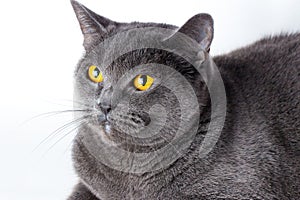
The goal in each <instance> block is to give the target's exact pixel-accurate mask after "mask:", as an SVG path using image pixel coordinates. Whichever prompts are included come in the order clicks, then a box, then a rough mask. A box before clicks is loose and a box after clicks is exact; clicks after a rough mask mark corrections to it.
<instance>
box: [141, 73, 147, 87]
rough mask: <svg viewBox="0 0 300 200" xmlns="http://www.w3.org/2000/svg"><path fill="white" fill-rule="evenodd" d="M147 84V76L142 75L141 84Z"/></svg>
mask: <svg viewBox="0 0 300 200" xmlns="http://www.w3.org/2000/svg"><path fill="white" fill-rule="evenodd" d="M146 83H147V76H146V75H142V76H141V77H140V78H139V84H141V85H143V86H145V85H146Z"/></svg>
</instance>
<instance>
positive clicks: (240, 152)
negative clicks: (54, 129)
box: [68, 1, 300, 200]
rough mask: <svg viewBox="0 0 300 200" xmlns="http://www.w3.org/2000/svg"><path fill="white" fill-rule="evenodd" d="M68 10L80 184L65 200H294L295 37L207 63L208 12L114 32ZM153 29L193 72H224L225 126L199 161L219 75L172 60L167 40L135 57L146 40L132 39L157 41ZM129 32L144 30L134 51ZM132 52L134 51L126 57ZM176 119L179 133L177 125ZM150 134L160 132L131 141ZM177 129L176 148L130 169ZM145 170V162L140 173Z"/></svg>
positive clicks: (95, 18) (298, 74)
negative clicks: (74, 48)
mask: <svg viewBox="0 0 300 200" xmlns="http://www.w3.org/2000/svg"><path fill="white" fill-rule="evenodd" d="M71 2H72V6H73V8H74V10H75V13H76V16H77V18H78V20H79V23H80V27H81V30H82V32H83V35H84V43H83V45H84V48H85V54H84V56H83V58H82V59H81V60H80V61H79V63H78V66H77V68H76V70H75V92H74V105H75V107H76V108H78V107H80V108H81V109H82V110H81V111H82V112H80V114H78V115H76V119H75V120H77V121H78V122H79V123H80V126H79V128H78V134H77V136H76V138H75V140H74V144H73V161H74V167H75V170H76V172H77V174H78V176H79V183H78V185H77V186H75V188H74V191H73V193H72V194H71V195H70V197H69V198H68V199H69V200H96V199H281V200H284V199H295V200H296V199H299V198H300V143H299V142H300V141H299V140H300V119H299V118H300V115H299V113H300V103H299V100H300V81H299V78H300V34H299V33H295V34H285V35H284V34H282V35H278V36H273V37H268V38H264V39H261V40H259V41H257V42H255V43H254V44H251V45H249V46H247V47H244V48H241V49H239V50H236V51H233V52H231V53H229V54H227V55H222V56H217V57H214V58H213V59H212V58H211V57H210V56H209V49H210V44H211V42H212V39H213V20H212V18H211V16H210V15H208V14H198V15H195V16H194V17H192V18H190V19H189V20H188V21H187V22H186V23H185V24H184V25H183V26H181V27H180V28H178V27H176V26H173V25H166V24H156V23H138V22H133V23H118V22H114V21H111V20H109V19H107V18H104V17H102V16H99V15H97V14H96V13H94V12H92V11H91V10H89V9H88V8H86V7H84V6H83V5H81V4H80V3H78V2H76V1H71ZM160 28H161V29H163V30H167V31H166V33H164V34H168V33H169V32H170V33H173V34H171V35H169V36H168V37H165V40H163V41H164V42H165V41H171V40H172V39H173V38H174V37H175V36H176V34H177V35H178V34H179V35H180V34H184V35H185V36H187V37H188V38H191V39H193V41H194V42H196V43H197V45H198V46H197V45H196V47H197V48H198V49H197V51H198V53H197V55H198V57H200V60H201V67H202V68H201V69H204V70H207V69H205V68H210V66H212V63H213V62H212V60H213V61H214V63H216V66H218V71H219V73H220V74H221V77H222V80H223V83H224V88H225V91H226V119H225V123H224V125H223V126H222V131H221V133H220V135H219V136H218V137H216V138H217V139H218V140H217V142H216V143H215V144H212V146H213V148H212V149H211V150H210V151H209V152H208V153H207V154H205V156H201V155H200V154H199V152H200V150H201V149H200V148H201V146H202V142H203V141H204V140H205V139H206V136H207V131H208V130H209V124H210V122H211V121H212V120H213V118H214V117H215V116H213V115H212V112H213V111H212V106H213V102H212V99H211V97H212V95H211V94H210V92H209V84H210V81H211V83H213V82H214V80H215V79H214V77H215V76H214V74H216V73H217V72H216V71H215V70H211V71H210V73H211V74H212V76H207V77H205V76H204V77H203V76H202V75H201V73H199V71H198V70H197V68H195V67H194V66H193V64H191V63H190V62H188V61H187V59H186V58H187V57H185V56H184V55H185V54H184V52H183V54H182V55H179V54H176V53H174V52H172V51H171V50H172V49H173V50H174V49H176V48H173V47H174V46H172V44H173V43H170V45H171V46H172V48H170V49H171V50H170V51H167V50H166V49H159V48H152V47H151V45H152V44H148V43H147V45H148V46H149V47H147V48H146V47H145V48H140V49H139V48H136V49H134V48H133V46H135V45H136V46H138V45H140V43H144V40H139V39H140V38H150V37H152V36H153V35H154V37H156V34H153V33H156V32H155V31H154V32H153V30H157V29H159V30H160ZM132 30H143V31H145V30H146V32H143V34H141V36H140V37H138V39H137V41H140V42H135V43H133V42H130V41H132V38H136V36H137V32H134V31H132ZM151 31H152V32H151ZM168 31H169V32H168ZM148 32H151V35H150V34H149V37H148V35H147V34H148ZM123 33H124V34H123ZM159 34H160V32H157V35H159ZM109 38H113V39H111V40H110V39H109ZM107 40H109V42H107ZM158 43H159V42H158ZM179 43H180V41H179V42H178V43H177V42H175V44H178V45H177V46H179V47H180V48H181V47H182V45H180V44H179ZM155 45H160V44H155ZM155 45H154V46H155ZM129 47H130V48H132V51H130V52H125V51H123V48H124V49H126V48H129ZM189 49H193V47H192V46H191V47H189V48H187V51H188V50H189ZM119 51H120V52H119ZM119 54H120V55H119ZM187 54H189V53H187ZM114 55H118V56H117V57H116V58H114V57H113V56H114ZM111 57H113V58H111ZM197 59H199V58H197ZM105 60H108V61H107V62H106V61H105ZM166 66H168V67H166ZM173 72H174V73H173ZM220 94H221V93H220ZM189 95H191V96H189ZM193 95H194V96H193ZM181 97H182V101H181V100H180V98H181ZM193 97H195V98H193ZM195 99H196V101H195ZM157 104H159V105H160V106H156V105H157ZM155 106H156V107H155ZM182 108H184V109H182ZM187 110H188V112H185V111H187ZM183 116H185V117H183ZM181 120H185V122H186V123H185V124H188V125H186V126H184V127H183V128H180V122H181ZM194 125H196V129H195V130H196V132H195V135H193V137H190V138H191V141H189V140H190V138H189V133H190V132H192V128H193V127H194ZM149 126H151V130H154V129H155V128H156V127H159V126H161V127H162V128H161V129H159V130H157V132H158V134H155V135H151V136H149V137H139V134H142V133H143V130H144V129H146V128H147V127H149ZM178 130H182V133H183V137H181V139H180V140H179V143H178V144H183V143H184V144H188V146H179V147H180V148H178V149H177V150H176V149H175V150H174V149H173V150H174V151H173V153H168V154H167V153H166V155H167V156H165V157H163V158H162V159H159V158H161V155H162V154H164V152H163V153H161V154H159V153H157V154H154V155H156V156H157V157H154V158H155V159H150V157H149V158H148V157H147V156H146V157H145V159H144V160H143V161H141V165H136V164H134V163H136V162H135V160H134V159H135V158H137V157H135V156H136V155H139V154H143V155H150V153H151V152H159V150H160V149H162V148H163V147H164V146H165V145H167V144H170V143H171V142H172V141H173V139H174V137H175V134H176V131H178ZM150 132H151V131H150ZM150 132H145V134H147V133H150ZM187 138H188V139H187ZM183 140H186V141H185V142H182V141H183ZM176 144H177V143H174V145H176ZM103 147H105V148H103ZM176 147H177V146H176ZM110 148H112V149H113V148H118V149H123V150H124V151H118V152H114V151H113V150H111V149H110ZM123 152H125V154H124V155H127V156H125V157H124V156H123V157H122V155H123V154H122V153H123ZM166 152H167V151H166ZM126 153H127V154H126ZM148 153H149V154H148ZM119 156H121V157H119ZM131 162H132V163H131ZM142 163H144V164H145V166H144V165H142ZM149 163H154V164H151V167H150V168H146V166H148V164H149ZM149 165H150V164H149ZM145 169H146V170H145Z"/></svg>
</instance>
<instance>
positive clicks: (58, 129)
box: [33, 115, 90, 152]
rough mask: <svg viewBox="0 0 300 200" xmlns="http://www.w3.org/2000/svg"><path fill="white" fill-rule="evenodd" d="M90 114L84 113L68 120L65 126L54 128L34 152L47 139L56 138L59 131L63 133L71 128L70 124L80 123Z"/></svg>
mask: <svg viewBox="0 0 300 200" xmlns="http://www.w3.org/2000/svg"><path fill="white" fill-rule="evenodd" d="M89 116H90V115H84V116H82V117H80V118H78V119H75V120H72V121H71V122H68V123H67V124H64V125H63V126H61V127H59V128H57V129H56V130H54V131H53V132H52V133H50V134H49V135H48V136H47V137H46V138H44V139H43V140H42V141H41V142H40V143H39V144H38V145H37V146H36V147H35V148H34V149H33V152H34V151H36V150H37V149H38V148H39V147H40V146H41V145H42V144H44V143H45V142H46V141H49V140H51V139H52V138H54V137H55V136H56V135H58V134H59V133H61V132H62V131H64V130H66V129H67V128H69V127H70V126H72V125H74V124H76V123H79V122H80V121H82V120H84V119H86V118H88V117H89Z"/></svg>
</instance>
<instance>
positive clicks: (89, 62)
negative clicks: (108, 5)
mask: <svg viewBox="0 0 300 200" xmlns="http://www.w3.org/2000/svg"><path fill="white" fill-rule="evenodd" d="M72 3H73V7H74V10H75V13H76V15H77V18H78V20H79V22H80V26H81V29H82V32H83V35H84V47H85V50H86V54H85V55H84V57H83V58H82V59H81V61H80V62H79V64H78V66H77V69H76V70H75V82H74V84H75V87H74V88H75V89H74V105H75V108H78V107H80V108H81V109H82V108H85V112H82V113H81V114H78V115H76V118H78V119H84V120H83V123H82V124H81V126H80V127H79V136H81V139H82V138H83V140H86V142H85V145H86V146H88V148H90V149H93V150H91V151H94V152H95V151H96V152H97V153H96V154H97V155H99V154H104V152H103V151H102V150H100V147H103V145H106V146H107V147H108V148H109V147H116V148H118V149H121V150H124V151H125V152H130V153H149V152H156V151H158V150H160V149H162V148H163V147H165V146H166V145H170V144H171V142H172V141H173V140H174V139H176V141H181V140H183V139H182V138H180V139H178V138H176V137H177V136H178V132H180V134H179V135H181V137H185V138H188V137H187V136H186V134H187V133H189V132H193V131H192V129H195V128H196V129H197V127H198V121H199V116H200V111H201V106H202V105H205V104H206V103H207V96H208V94H207V91H206V85H205V83H204V81H203V78H202V77H201V75H200V74H199V72H198V71H197V70H196V69H195V68H194V67H193V65H192V64H191V63H190V62H189V61H188V60H187V59H185V58H184V57H183V56H180V55H178V54H176V53H174V52H172V51H167V50H166V49H163V48H153V47H151V45H148V47H143V48H129V49H130V51H128V50H127V51H122V49H123V48H124V49H126V48H127V47H128V46H129V47H131V46H139V41H140V42H141V43H143V42H144V43H145V40H148V39H149V38H150V40H149V41H147V42H148V43H149V42H150V43H152V42H153V41H154V43H156V42H158V43H163V41H172V38H173V37H174V34H176V33H177V32H178V33H184V34H186V35H187V36H188V37H190V38H192V39H193V40H195V41H196V42H197V43H198V44H199V47H200V48H199V49H197V51H198V52H197V55H199V53H202V54H200V55H202V58H201V61H202V62H205V55H207V51H209V46H210V43H211V40H212V20H211V18H210V16H208V15H205V14H203V15H196V16H194V17H193V18H191V19H190V20H189V21H188V22H187V23H186V24H185V25H183V26H182V27H181V28H180V29H178V30H177V28H176V27H174V26H169V25H162V24H146V23H129V24H125V23H117V22H113V21H111V20H109V19H107V18H103V17H101V16H99V15H97V14H95V13H93V12H92V11H90V10H88V9H87V8H85V7H84V6H82V5H81V4H79V3H77V2H72ZM149 28H150V29H149ZM153 28H154V29H159V28H164V29H167V30H168V31H167V33H165V35H164V36H163V38H162V39H154V40H151V38H152V37H153V38H157V35H159V33H158V32H157V31H156V32H155V31H154V32H151V31H152V30H153ZM140 29H143V31H144V32H143V33H142V34H141V32H140ZM175 29H176V30H175ZM137 30H138V31H137ZM150 33H151V34H150ZM145 35H146V37H145ZM135 38H138V39H137V40H135ZM141 38H142V39H141ZM171 43H172V42H171ZM173 44H174V42H173ZM175 44H176V41H175ZM153 46H155V45H153ZM116 55H117V56H116ZM199 110H200V111H199ZM183 122H185V123H183ZM179 143H180V144H181V142H179ZM97 147H99V148H98V149H97ZM170 148H176V149H178V147H176V145H175V144H173V145H171V147H170ZM95 149H96V150H95ZM111 152H113V151H110V154H111ZM94 155H95V154H94ZM110 156H111V155H110ZM170 156H171V155H170ZM111 157H114V156H111ZM116 157H117V155H116Z"/></svg>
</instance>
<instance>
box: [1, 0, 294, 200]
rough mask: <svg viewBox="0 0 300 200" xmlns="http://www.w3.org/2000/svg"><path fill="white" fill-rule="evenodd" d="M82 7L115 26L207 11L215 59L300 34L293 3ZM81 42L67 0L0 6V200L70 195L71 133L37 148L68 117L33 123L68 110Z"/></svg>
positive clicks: (96, 3) (177, 20)
mask: <svg viewBox="0 0 300 200" xmlns="http://www.w3.org/2000/svg"><path fill="white" fill-rule="evenodd" d="M81 2H82V3H83V4H85V5H86V6H87V7H89V8H91V9H92V10H94V11H96V12H97V13H99V14H101V15H103V16H105V17H108V18H110V19H113V20H116V21H120V22H130V21H144V22H150V21H152V22H165V23H171V24H175V25H181V24H183V23H184V22H185V21H187V20H188V19H189V18H190V17H192V16H193V15H194V14H197V13H200V12H207V13H210V14H211V15H212V16H213V18H214V20H215V38H214V41H213V44H212V47H211V52H212V54H213V55H217V54H221V53H225V52H229V51H230V50H233V49H234V48H237V47H241V46H243V45H246V44H248V43H250V42H252V41H255V40H256V39H258V38H261V37H262V36H265V35H268V34H276V33H280V32H295V31H297V30H298V31H299V30H300V12H299V9H300V2H299V1H296V0H282V1H275V0H265V1H262V0H256V1H254V0H243V1H238V0H227V1H220V0H209V1H208V0H184V1H175V0H170V1H166V0H152V1H141V0H135V1H129V0H128V1H125V0H123V1H121V0H120V1H115V0H105V1H103V0H89V1H88V0H82V1H81ZM81 44H82V35H81V31H80V28H79V25H78V22H77V20H76V18H75V15H74V13H73V10H72V7H71V5H70V2H69V0H51V1H45V0H26V1H24V0H18V1H17V0H11V1H2V2H1V4H0V56H1V57H0V65H1V66H0V67H1V68H0V95H1V96H0V199H1V200H15V199H22V200H27V199H28V200H57V199H61V200H63V199H66V197H67V195H68V194H69V193H70V192H71V189H72V187H73V185H74V184H75V182H76V180H77V178H76V175H75V173H74V172H73V169H72V164H71V155H70V145H71V142H72V138H73V137H74V134H75V133H74V132H73V133H70V134H68V132H69V131H70V130H71V129H72V127H71V129H67V130H65V131H63V132H61V133H60V134H58V135H57V136H56V137H54V138H52V139H51V140H49V141H47V142H45V143H43V144H41V145H40V146H39V147H38V148H37V149H35V147H37V145H38V144H39V143H40V142H41V141H43V139H44V138H45V137H47V136H48V135H49V134H51V132H53V131H55V129H57V128H59V127H60V126H62V125H63V124H65V123H67V122H68V121H70V120H71V119H72V115H71V114H63V115H55V116H41V117H38V118H34V119H31V118H32V117H34V116H36V115H39V114H42V113H45V112H49V111H57V110H66V109H72V102H71V100H72V76H73V69H74V67H75V65H76V63H77V61H78V59H79V58H80V57H81V55H82V51H83V48H82V46H81ZM30 119H31V120H30ZM28 120H29V121H28ZM64 135H67V136H66V137H64V138H63V139H61V141H60V142H58V143H57V144H55V143H56V141H58V140H59V139H60V138H61V137H62V136H64ZM53 144H55V145H54V146H53ZM34 149H35V150H34Z"/></svg>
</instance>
